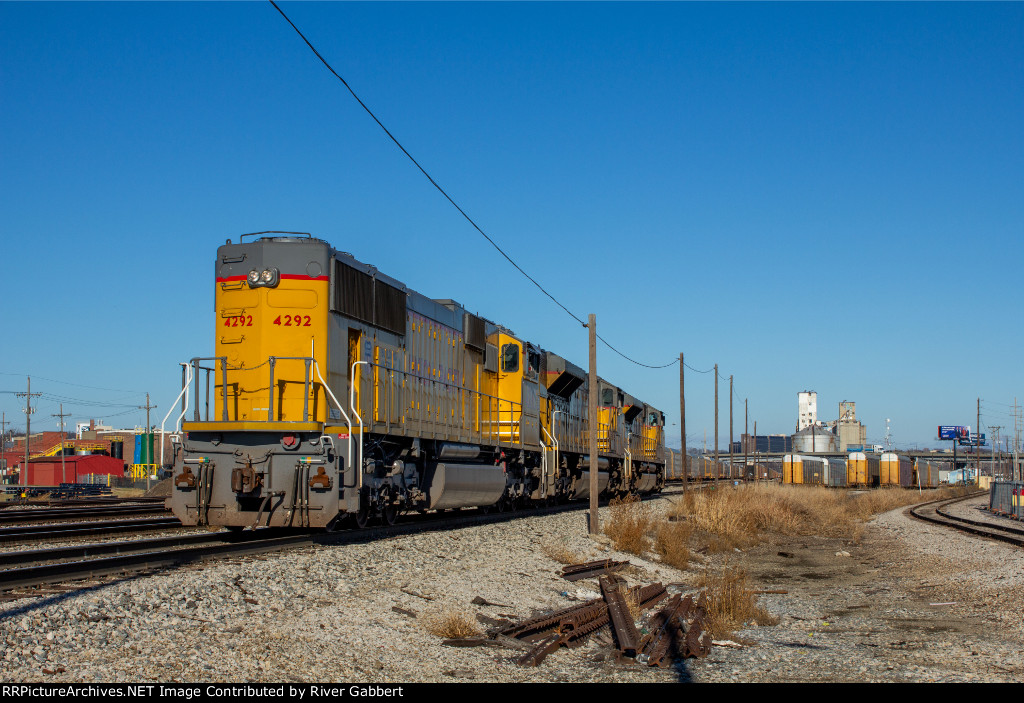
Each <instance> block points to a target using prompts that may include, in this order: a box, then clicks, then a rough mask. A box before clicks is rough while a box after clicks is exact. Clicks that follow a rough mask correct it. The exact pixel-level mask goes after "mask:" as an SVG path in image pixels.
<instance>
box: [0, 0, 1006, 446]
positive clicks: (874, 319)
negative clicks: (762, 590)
mask: <svg viewBox="0 0 1024 703" xmlns="http://www.w3.org/2000/svg"><path fill="white" fill-rule="evenodd" d="M282 7H283V8H284V10H285V12H287V13H288V14H289V16H290V17H291V18H292V20H293V21H294V22H295V23H296V24H297V25H298V26H299V27H300V28H301V29H303V31H304V32H305V33H306V34H307V36H308V37H309V38H310V40H311V41H312V42H313V43H314V45H316V46H317V48H318V49H319V50H320V51H321V53H322V54H323V55H324V56H325V58H327V60H328V61H329V62H331V64H332V65H333V66H334V68H335V69H336V70H338V72H339V73H341V74H342V75H343V76H344V77H345V78H346V80H348V81H349V83H350V84H351V85H352V87H353V88H354V90H355V91H356V92H357V93H358V94H359V96H360V97H361V98H362V99H363V100H364V101H365V102H366V103H367V104H368V105H369V106H370V107H371V108H372V109H373V110H374V111H375V112H376V114H377V115H378V117H379V118H380V119H381V120H382V121H383V122H384V124H385V125H387V126H388V128H389V129H390V130H391V131H392V132H393V133H394V134H395V135H396V136H397V137H398V139H399V140H400V141H402V143H403V144H404V145H405V146H406V148H407V149H409V151H410V152H411V153H412V154H413V155H414V156H415V157H416V158H417V159H418V160H419V161H420V162H421V163H422V164H423V165H424V167H425V168H426V169H427V170H428V171H429V172H430V173H431V174H432V175H433V176H434V177H435V179H436V180H437V181H438V182H439V183H441V184H442V185H443V187H445V188H446V189H447V190H448V192H449V193H450V194H451V195H452V196H453V197H454V198H455V199H456V201H458V202H459V203H460V204H461V205H462V206H463V207H464V208H465V209H466V210H467V212H469V213H470V215H471V216H472V217H473V218H474V219H475V220H476V221H477V222H478V223H480V225H481V226H482V227H483V228H484V229H485V230H486V231H487V232H488V233H489V234H490V235H491V236H492V237H494V238H495V239H496V240H497V241H499V242H500V243H501V244H502V246H503V247H504V248H505V249H506V250H507V251H508V253H509V254H510V255H511V256H512V257H513V258H515V259H516V260H517V261H518V262H519V263H520V264H521V265H522V266H523V267H524V268H525V269H526V270H527V271H529V272H530V273H531V275H533V276H534V277H535V278H537V279H538V280H539V281H541V282H542V283H543V284H544V285H545V286H546V287H547V288H548V289H549V290H550V291H551V292H552V293H553V294H554V295H555V296H556V297H557V298H558V299H559V300H560V301H562V302H563V303H564V304H565V305H566V306H567V307H569V308H570V309H571V310H573V311H574V312H575V313H576V314H577V315H579V316H580V317H584V318H585V316H586V315H587V314H588V313H596V314H597V316H598V331H599V332H600V334H601V335H602V336H604V337H606V338H607V339H609V341H611V342H612V343H613V344H616V345H617V346H618V347H620V348H621V349H622V350H623V351H625V352H626V353H628V354H629V355H631V356H633V357H634V358H637V359H639V360H641V361H644V362H645V363H648V364H663V363H666V362H669V361H671V360H672V359H673V358H675V357H677V356H678V354H679V352H684V353H685V354H686V361H687V363H688V364H690V365H691V366H692V367H694V368H696V369H707V368H710V367H711V366H712V365H713V364H714V363H716V362H717V363H718V364H719V370H720V373H721V374H723V375H724V376H725V377H728V376H729V375H730V374H733V375H735V384H736V395H737V398H738V400H737V405H736V415H735V417H736V420H735V423H736V424H735V428H736V429H735V433H736V436H737V438H738V436H739V433H740V432H741V431H742V427H743V415H742V412H743V399H744V398H749V402H750V414H751V429H752V425H753V420H754V419H756V420H757V421H758V431H759V432H762V433H765V432H772V433H780V432H791V431H792V430H793V427H794V425H795V423H796V414H797V392H798V391H801V390H804V389H811V390H816V391H817V392H818V400H819V406H820V408H821V411H820V416H821V417H822V418H823V419H833V418H834V417H835V415H836V411H837V406H838V403H839V401H841V400H844V399H846V400H853V401H856V402H857V410H858V417H859V418H860V419H861V420H863V421H864V422H865V423H866V424H867V425H868V437H869V440H871V441H879V442H880V441H881V440H882V437H883V435H884V432H885V418H887V417H888V418H891V419H892V431H893V439H894V441H895V442H896V443H897V445H898V446H911V445H914V444H918V445H929V444H931V445H936V444H937V442H935V441H934V439H933V438H934V435H935V426H936V425H938V424H964V425H974V424H975V403H976V398H978V397H979V396H980V397H981V398H982V424H983V425H984V426H986V427H990V426H992V425H1002V426H1003V427H1004V428H1005V427H1007V426H1010V427H1012V425H1013V418H1012V411H1011V410H1010V409H1009V408H1008V407H1007V406H1008V405H1012V403H1013V399H1014V396H1017V397H1018V398H1020V399H1021V400H1022V401H1024V383H1022V380H1024V372H1022V370H1021V363H1020V350H1021V348H1022V346H1024V332H1022V326H1021V324H1020V322H1019V313H1018V308H1017V305H1018V304H1019V301H1018V302H1015V299H1016V298H1018V289H1019V283H1018V280H1019V277H1020V265H1021V261H1022V258H1021V253H1022V244H1021V235H1022V234H1024V4H1020V3H999V4H981V3H969V4H954V3H940V4H931V3H911V4H888V3H886V4H861V3H829V4H815V3H793V4H740V3H730V4H697V3H685V4H675V3H657V4H642V3H626V4H618V3H600V4H589V3H569V4H554V3H454V4H431V3H411V4H384V3H357V4H349V3H284V4H283V6H282ZM0 96H2V109H0V204H2V207H0V213H2V214H0V228H2V229H0V233H2V234H0V239H2V243H3V247H2V252H3V261H4V267H3V276H2V279H0V296H2V297H0V300H2V304H0V315H2V318H0V319H2V320H3V322H4V330H5V334H4V342H3V344H2V346H0V374H3V375H0V390H2V391H5V392H4V393H0V410H3V411H5V412H6V414H7V419H8V421H11V420H13V421H14V422H15V423H16V424H17V426H19V427H23V426H24V415H23V414H22V413H21V412H20V410H19V408H20V407H22V405H23V401H20V400H19V399H17V398H16V397H15V396H13V395H12V394H11V393H10V392H12V391H24V389H25V375H27V374H31V375H32V376H33V385H32V389H33V391H36V390H39V391H43V392H45V393H46V394H47V395H46V396H44V397H43V398H42V399H40V400H39V402H38V407H39V410H38V413H37V414H36V415H35V416H34V417H33V420H34V422H33V428H48V429H52V428H55V427H56V422H57V421H56V418H52V417H50V414H51V413H55V412H57V403H58V402H60V399H61V398H63V399H66V401H65V409H66V411H67V410H70V411H71V412H73V413H74V415H73V417H71V418H69V420H68V422H69V423H72V422H74V421H78V420H87V419H88V418H89V417H90V416H92V417H97V418H101V417H102V418H106V419H107V420H108V421H109V422H111V423H112V424H123V425H128V426H132V425H134V424H136V423H141V422H142V421H143V420H144V414H143V413H142V412H141V411H138V410H135V409H134V406H136V405H142V404H143V403H144V401H145V396H144V394H145V392H147V391H148V392H150V393H151V394H152V399H153V402H155V403H157V404H158V406H159V410H158V411H157V413H156V417H157V418H158V419H159V418H161V417H162V416H163V414H164V412H166V410H167V409H168V408H169V407H170V403H171V401H172V400H173V398H174V395H175V394H176V392H177V385H178V384H179V383H180V375H179V373H180V372H179V370H178V366H177V363H178V362H179V361H183V360H185V359H187V358H190V357H192V356H198V355H209V354H210V353H212V351H213V340H214V331H215V328H214V316H213V260H214V256H215V250H216V247H217V246H218V245H219V244H221V243H223V242H224V240H225V239H227V238H235V239H236V240H237V237H238V235H239V234H241V233H244V232H253V231H258V230H265V229H284V230H300V231H308V232H312V233H313V234H314V235H316V236H319V237H322V238H324V239H327V240H328V241H330V242H332V243H333V244H334V245H335V246H336V247H338V248H340V249H343V250H347V251H350V252H352V253H353V254H354V255H355V256H356V257H358V258H360V259H362V260H363V261H366V262H369V263H372V264H374V265H376V266H377V267H378V268H380V269H381V270H382V271H384V272H386V273H388V274H389V275H391V276H394V277H395V278H398V279H399V280H402V281H403V282H405V283H406V284H407V285H409V286H410V287H412V288H414V289H416V290H418V291H420V292H422V293H424V294H426V295H429V296H431V297H435V298H455V299H456V300H459V301H460V302H462V303H463V304H465V305H466V307H467V308H469V309H471V310H474V311H477V312H479V313H480V314H482V315H485V316H486V317H488V318H490V319H492V320H495V321H497V322H501V323H503V324H505V325H507V326H509V327H511V328H512V329H514V330H515V331H516V332H517V333H519V334H521V335H523V336H525V337H526V338H528V339H530V340H532V341H534V342H537V343H539V344H541V345H542V346H544V347H546V348H549V349H551V350H553V351H556V352H558V353H560V354H562V355H564V356H567V357H569V358H571V359H573V360H575V361H576V362H577V363H579V364H581V365H583V364H585V363H586V358H587V336H586V331H585V330H584V329H582V328H581V327H580V326H579V325H578V323H576V322H574V321H573V320H572V319H571V318H570V317H568V316H567V315H566V314H565V313H564V312H562V311H561V310H560V309H559V308H557V307H556V306H555V305H554V304H553V303H551V302H550V301H549V300H548V299H547V298H545V297H544V296H543V295H542V294H541V293H540V292H539V291H537V290H536V289H534V288H533V287H532V286H531V285H530V284H529V283H528V282H527V281H526V280H525V279H524V278H523V277H522V276H521V275H520V274H519V273H518V272H516V271H515V270H514V269H513V268H512V267H511V266H510V265H509V264H508V263H507V262H505V261H504V259H502V258H501V257H500V255H499V254H498V253H497V252H496V251H494V250H493V249H492V248H491V246H490V245H489V244H488V243H487V242H486V241H484V240H483V238H481V237H480V236H479V235H478V234H477V233H476V232H475V231H473V230H472V229H471V228H470V226H469V225H468V224H467V223H466V222H465V221H464V220H463V219H462V218H461V216H460V215H459V214H458V213H457V212H456V211H455V210H454V209H453V208H452V207H451V206H450V205H449V204H448V203H447V202H446V201H444V200H443V199H442V197H441V196H440V195H439V194H438V193H437V192H436V191H435V190H434V189H433V187H432V186H430V184H429V183H428V182H427V181H426V179H424V178H423V176H422V175H421V174H420V173H419V172H418V171H416V170H415V168H414V167H413V166H412V164H411V163H410V162H409V161H408V160H407V159H406V158H405V156H404V155H402V154H401V152H399V151H398V149H397V148H396V147H395V146H394V145H393V144H392V143H391V142H390V141H389V140H388V139H387V137H386V136H385V135H384V134H383V133H382V132H381V130H380V129H379V128H378V127H377V125H376V124H374V123H373V122H372V121H371V119H370V118H369V117H368V116H367V115H366V114H365V113H364V112H363V111H362V109H361V108H360V107H359V106H358V104H357V103H356V102H355V101H354V100H353V99H352V98H351V96H350V95H349V94H348V93H347V91H345V90H344V87H343V86H342V85H341V84H340V83H339V82H338V81H337V80H336V79H335V78H334V77H333V76H331V75H330V74H329V73H328V72H327V71H326V70H325V69H324V68H323V66H322V65H321V64H320V63H319V61H317V59H316V58H315V57H314V56H313V55H312V53H311V52H310V51H309V49H308V48H307V47H306V46H305V45H304V44H302V42H301V40H300V39H299V37H298V36H297V35H296V34H295V33H294V31H293V30H292V29H291V28H290V27H289V26H288V25H287V24H286V23H285V21H284V20H283V19H282V18H281V16H280V15H279V14H278V13H277V11H275V10H274V8H273V7H272V6H271V5H270V4H269V3H218V4H205V3H169V4H160V3H143V4H131V3H111V4H88V3H68V4H63V3H38V4H37V3H7V2H5V3H0ZM598 370H599V373H600V374H601V375H602V376H604V377H606V378H608V379H610V380H612V381H613V382H616V383H617V384H619V385H621V386H622V387H624V388H625V389H626V390H627V391H628V392H630V393H632V394H634V395H636V396H639V397H641V398H643V399H645V400H648V401H649V402H652V403H653V404H655V405H657V406H659V407H661V408H663V409H664V410H665V411H666V412H667V413H668V415H669V421H670V422H677V421H678V416H679V404H678V371H677V369H676V368H675V367H672V368H668V369H663V370H659V371H653V370H647V369H643V368H639V367H636V366H633V365H632V364H629V363H628V362H626V361H623V360H622V359H621V358H618V357H616V356H615V355H614V354H613V353H612V352H610V351H609V350H607V348H601V349H600V350H599V361H598ZM68 383H75V384H80V385H79V386H72V385H67V384H68ZM81 386H93V387H97V388H95V389H94V388H84V387H81ZM100 388H101V389H112V390H99V389H100ZM686 388H687V429H688V430H689V432H690V441H691V442H696V443H700V442H701V440H702V437H703V432H704V430H705V429H706V430H707V432H708V436H709V440H708V441H709V443H710V436H711V434H712V431H713V381H712V377H711V375H710V374H696V373H693V372H690V371H688V372H687V381H686ZM720 398H721V415H720V417H721V419H720V435H721V437H722V439H721V443H722V446H723V447H724V446H725V442H726V439H727V437H728V430H729V426H728V382H727V381H723V382H722V385H721V391H720ZM86 400H88V401H90V402H93V403H99V404H98V405H87V404H84V403H82V402H81V401H86ZM673 432H674V433H675V434H674V435H671V436H670V439H671V437H677V435H678V427H676V428H673ZM678 441H679V440H678V438H676V439H675V442H676V444H678Z"/></svg>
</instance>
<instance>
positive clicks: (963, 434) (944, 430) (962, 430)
mask: <svg viewBox="0 0 1024 703" xmlns="http://www.w3.org/2000/svg"><path fill="white" fill-rule="evenodd" d="M970 434H971V431H970V430H968V429H967V428H966V427H962V426H960V425H939V439H967V438H968V437H969V436H970Z"/></svg>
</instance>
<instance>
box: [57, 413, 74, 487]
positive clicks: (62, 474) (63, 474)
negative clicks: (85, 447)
mask: <svg viewBox="0 0 1024 703" xmlns="http://www.w3.org/2000/svg"><path fill="white" fill-rule="evenodd" d="M70 416H71V413H65V412H64V403H61V404H60V412H59V413H52V414H51V415H50V417H59V418H60V477H61V483H67V482H68V471H67V469H66V468H65V466H64V418H66V417H70ZM75 482H76V483H77V482H78V476H75Z"/></svg>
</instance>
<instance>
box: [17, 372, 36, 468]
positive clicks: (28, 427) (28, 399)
mask: <svg viewBox="0 0 1024 703" xmlns="http://www.w3.org/2000/svg"><path fill="white" fill-rule="evenodd" d="M27 378H28V388H27V389H26V392H25V393H16V394H15V395H17V396H18V397H19V398H24V399H25V465H24V466H23V467H21V477H20V478H21V480H20V481H19V483H20V484H21V485H22V486H27V485H28V443H29V438H30V437H31V436H32V413H34V412H35V411H36V409H35V408H33V407H32V398H33V396H36V397H38V396H41V395H42V393H33V392H32V377H31V376H28V377H27Z"/></svg>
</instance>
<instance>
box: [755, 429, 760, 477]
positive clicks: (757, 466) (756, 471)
mask: <svg viewBox="0 0 1024 703" xmlns="http://www.w3.org/2000/svg"><path fill="white" fill-rule="evenodd" d="M758 454H759V452H758V449H757V420H754V476H755V477H756V478H754V480H755V481H760V480H761V465H760V464H759V463H758V462H757V459H758Z"/></svg>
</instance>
